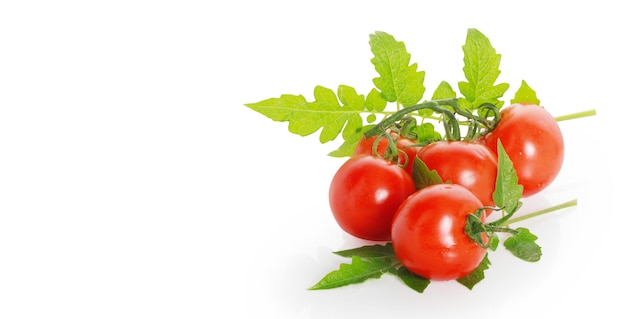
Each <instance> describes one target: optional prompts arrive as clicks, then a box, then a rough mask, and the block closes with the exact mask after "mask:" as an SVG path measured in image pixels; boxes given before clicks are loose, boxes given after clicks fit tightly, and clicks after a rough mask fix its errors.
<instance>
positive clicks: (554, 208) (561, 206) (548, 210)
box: [502, 199, 578, 226]
mask: <svg viewBox="0 0 626 319" xmlns="http://www.w3.org/2000/svg"><path fill="white" fill-rule="evenodd" d="M577 204H578V200H577V199H573V200H570V201H567V202H565V203H562V204H558V205H556V206H552V207H549V208H546V209H542V210H540V211H536V212H534V213H530V214H527V215H524V216H520V217H516V218H511V219H509V220H508V221H506V222H505V223H503V224H502V225H503V226H506V225H510V224H513V223H517V222H521V221H523V220H526V219H530V218H533V217H537V216H540V215H544V214H547V213H551V212H554V211H557V210H560V209H564V208H568V207H572V206H576V205H577Z"/></svg>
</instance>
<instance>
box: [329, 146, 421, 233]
mask: <svg viewBox="0 0 626 319" xmlns="http://www.w3.org/2000/svg"><path fill="white" fill-rule="evenodd" d="M414 192H415V184H414V183H413V179H412V178H411V176H410V175H409V173H407V172H406V171H405V170H404V169H402V168H401V167H400V166H398V165H397V164H395V163H393V162H391V161H389V160H386V159H384V158H381V157H377V156H373V155H364V154H361V155H356V156H354V157H351V158H349V159H348V160H347V161H346V162H345V163H344V164H343V165H342V166H341V167H340V168H339V169H338V170H337V172H336V173H335V176H334V177H333V179H332V181H331V184H330V191H329V201H330V209H331V211H332V213H333V216H334V218H335V220H336V221H337V223H338V224H339V226H340V227H341V228H342V229H343V230H344V231H346V232H347V233H349V234H351V235H353V236H355V237H358V238H362V239H366V240H374V241H383V240H390V239H391V220H392V219H393V215H394V214H395V212H396V210H397V209H398V207H399V206H400V204H401V203H402V202H403V201H404V200H405V199H406V198H407V197H409V195H411V194H412V193H414Z"/></svg>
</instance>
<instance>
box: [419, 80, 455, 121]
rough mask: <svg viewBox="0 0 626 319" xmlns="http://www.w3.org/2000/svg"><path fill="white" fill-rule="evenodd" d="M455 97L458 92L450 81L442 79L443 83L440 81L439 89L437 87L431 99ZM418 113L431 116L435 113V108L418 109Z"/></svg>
mask: <svg viewBox="0 0 626 319" xmlns="http://www.w3.org/2000/svg"><path fill="white" fill-rule="evenodd" d="M454 98H456V92H455V91H454V89H453V88H452V86H450V83H448V82H446V81H441V83H439V86H437V89H435V92H434V93H433V97H432V99H431V100H433V101H436V100H447V99H454ZM418 114H419V115H420V116H430V115H432V114H433V110H431V109H421V110H419V111H418Z"/></svg>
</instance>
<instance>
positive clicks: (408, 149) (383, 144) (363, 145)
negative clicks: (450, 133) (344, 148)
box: [354, 133, 421, 175]
mask: <svg viewBox="0 0 626 319" xmlns="http://www.w3.org/2000/svg"><path fill="white" fill-rule="evenodd" d="M391 136H392V137H393V138H396V137H397V134H395V133H391ZM377 138H378V136H372V137H370V138H368V139H366V138H365V137H363V138H362V139H361V141H360V142H359V144H357V146H356V149H355V150H354V155H358V154H366V155H372V154H373V153H372V148H373V146H374V142H375V141H376V139H377ZM415 144H416V142H415V141H413V140H411V139H408V138H405V137H400V138H399V139H398V140H397V141H396V146H397V147H398V149H399V150H401V151H403V152H404V153H406V156H404V155H402V154H399V155H398V163H399V164H400V165H401V166H402V167H403V168H404V169H405V170H406V171H407V172H408V173H409V175H411V174H413V162H414V161H415V156H417V153H418V152H419V150H420V149H421V147H419V146H416V145H415ZM388 145H389V141H388V140H387V139H386V138H381V139H380V141H379V142H378V145H377V146H376V152H377V153H378V155H380V156H383V155H384V154H385V151H386V150H387V146H388ZM407 159H408V162H407ZM405 163H406V164H405Z"/></svg>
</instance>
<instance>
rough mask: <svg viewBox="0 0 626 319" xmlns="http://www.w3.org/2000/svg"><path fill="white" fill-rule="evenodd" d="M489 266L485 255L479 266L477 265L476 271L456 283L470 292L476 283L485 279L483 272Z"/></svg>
mask: <svg viewBox="0 0 626 319" xmlns="http://www.w3.org/2000/svg"><path fill="white" fill-rule="evenodd" d="M489 265H491V262H490V261H489V258H487V254H485V257H484V258H483V260H482V261H481V262H480V264H478V267H476V269H474V270H473V271H472V272H471V273H469V274H468V275H467V276H465V277H462V278H459V279H457V280H456V281H458V282H459V283H460V284H462V285H463V286H465V287H467V288H468V289H469V290H472V288H474V286H475V285H476V284H477V283H479V282H480V281H481V280H483V279H485V270H487V269H489Z"/></svg>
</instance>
